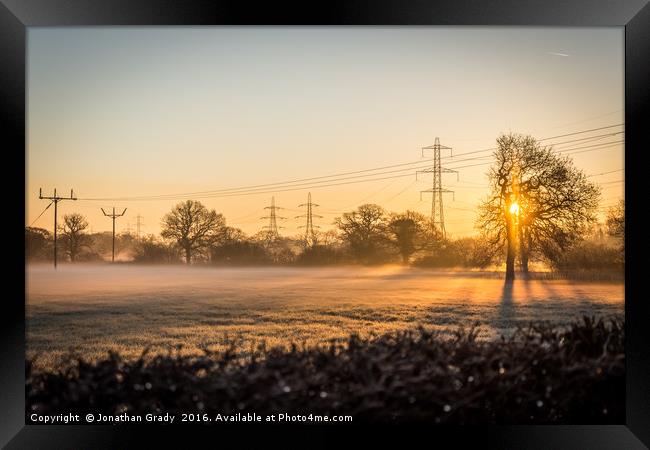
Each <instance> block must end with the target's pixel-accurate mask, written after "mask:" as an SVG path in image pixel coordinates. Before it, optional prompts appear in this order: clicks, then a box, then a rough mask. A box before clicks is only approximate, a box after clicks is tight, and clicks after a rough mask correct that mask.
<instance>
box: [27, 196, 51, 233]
mask: <svg viewBox="0 0 650 450" xmlns="http://www.w3.org/2000/svg"><path fill="white" fill-rule="evenodd" d="M50 206H52V202H50V203H48V204H47V206H46V207H45V209H44V210H43V211H41V213H40V214H39V215H38V217H37V218H36V219H34V221H33V222H32V223H31V224H30V225H29V227H30V228H31V227H33V226H34V224H35V223H36V221H37V220H38V219H40V218H41V216H42V215H43V214H44V213H45V211H47V210H48V209H50Z"/></svg>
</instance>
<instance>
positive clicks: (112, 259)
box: [102, 206, 126, 262]
mask: <svg viewBox="0 0 650 450" xmlns="http://www.w3.org/2000/svg"><path fill="white" fill-rule="evenodd" d="M102 212H103V213H104V215H105V216H106V217H110V218H111V219H113V256H112V258H111V262H115V219H117V218H118V217H122V216H123V215H124V213H125V212H126V208H124V211H122V214H115V206H113V214H106V211H104V208H102Z"/></svg>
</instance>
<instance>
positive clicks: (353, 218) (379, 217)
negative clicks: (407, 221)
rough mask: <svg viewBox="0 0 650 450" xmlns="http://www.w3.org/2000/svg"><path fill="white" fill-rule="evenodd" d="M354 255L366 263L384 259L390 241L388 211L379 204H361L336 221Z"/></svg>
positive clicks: (342, 236)
mask: <svg viewBox="0 0 650 450" xmlns="http://www.w3.org/2000/svg"><path fill="white" fill-rule="evenodd" d="M334 223H335V224H336V226H337V227H338V229H339V231H340V232H341V238H342V239H343V241H344V242H345V243H346V244H347V245H348V248H349V249H350V252H351V253H352V255H353V256H354V257H355V258H356V259H357V260H359V261H363V262H366V263H369V262H378V261H379V260H381V259H383V257H384V255H383V253H385V249H386V246H387V244H388V243H389V239H388V231H387V220H386V213H385V212H384V210H383V208H381V207H380V206H378V205H373V204H366V205H361V206H359V207H358V208H357V210H356V211H353V212H350V213H344V214H343V216H342V217H338V218H337V219H336V220H335V222H334Z"/></svg>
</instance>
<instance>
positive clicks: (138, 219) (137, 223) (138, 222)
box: [135, 213, 144, 239]
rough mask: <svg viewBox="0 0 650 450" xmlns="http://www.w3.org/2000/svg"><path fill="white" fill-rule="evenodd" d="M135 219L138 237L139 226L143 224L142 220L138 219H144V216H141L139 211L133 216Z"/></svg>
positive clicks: (138, 235)
mask: <svg viewBox="0 0 650 450" xmlns="http://www.w3.org/2000/svg"><path fill="white" fill-rule="evenodd" d="M135 219H136V225H135V230H136V231H135V232H136V237H137V238H138V239H140V227H141V226H142V225H144V224H143V223H142V222H140V219H144V217H142V216H141V215H140V213H138V215H137V216H135Z"/></svg>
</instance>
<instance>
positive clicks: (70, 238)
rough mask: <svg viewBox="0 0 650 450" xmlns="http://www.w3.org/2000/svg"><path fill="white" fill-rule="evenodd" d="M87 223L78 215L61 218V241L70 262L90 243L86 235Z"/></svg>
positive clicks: (73, 214)
mask: <svg viewBox="0 0 650 450" xmlns="http://www.w3.org/2000/svg"><path fill="white" fill-rule="evenodd" d="M87 228H88V221H87V220H86V218H85V217H84V216H83V215H81V214H79V213H72V214H66V215H65V216H63V225H62V226H61V241H62V243H63V246H64V248H65V252H66V254H67V255H68V257H69V258H70V262H75V260H76V259H77V256H79V253H81V250H82V249H83V248H84V247H88V246H89V245H90V242H91V238H90V236H88V235H87V234H86V232H85V231H86V229H87Z"/></svg>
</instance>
